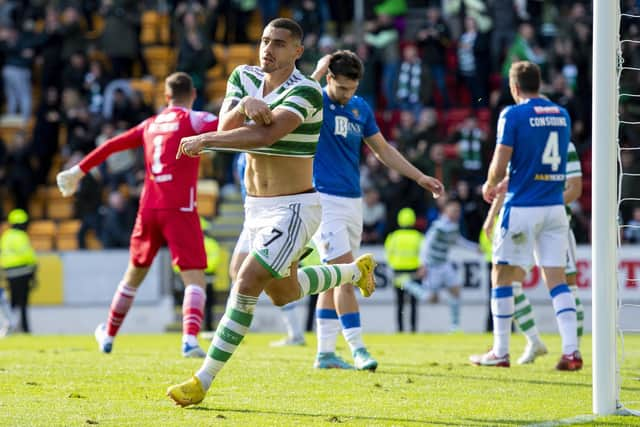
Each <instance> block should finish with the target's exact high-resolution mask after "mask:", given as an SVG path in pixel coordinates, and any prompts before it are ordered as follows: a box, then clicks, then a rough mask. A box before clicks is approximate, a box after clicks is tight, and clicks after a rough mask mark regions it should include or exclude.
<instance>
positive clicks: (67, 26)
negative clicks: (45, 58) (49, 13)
mask: <svg viewBox="0 0 640 427" xmlns="http://www.w3.org/2000/svg"><path fill="white" fill-rule="evenodd" d="M51 19H53V18H51ZM61 21H62V25H61V26H60V30H59V32H60V36H61V37H62V51H60V52H59V55H60V59H61V60H62V64H66V63H68V62H69V58H71V55H72V54H73V52H86V50H87V41H86V40H87V39H86V37H85V27H84V25H83V24H82V21H81V17H80V12H79V11H78V9H77V8H76V7H75V6H72V5H69V6H67V7H65V9H64V10H63V12H62V20H61Z"/></svg>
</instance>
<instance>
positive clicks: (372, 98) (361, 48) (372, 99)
mask: <svg viewBox="0 0 640 427" xmlns="http://www.w3.org/2000/svg"><path fill="white" fill-rule="evenodd" d="M355 50H356V54H357V55H358V56H359V57H360V59H361V60H362V62H363V63H364V64H366V63H367V62H368V61H369V60H371V59H372V58H371V53H370V52H371V49H370V48H369V46H367V44H366V43H361V44H359V45H358V46H356V47H355ZM377 93H378V89H377V81H376V71H375V67H364V70H363V73H362V77H361V78H360V84H359V85H358V89H357V90H356V95H358V96H359V97H361V98H362V99H364V100H365V101H367V104H369V107H371V110H372V111H376V108H377V104H378V103H377V99H376V98H377Z"/></svg>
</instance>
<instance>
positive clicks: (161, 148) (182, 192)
mask: <svg viewBox="0 0 640 427" xmlns="http://www.w3.org/2000/svg"><path fill="white" fill-rule="evenodd" d="M217 128H218V119H217V117H216V116H214V115H213V114H210V113H207V112H203V111H193V110H189V109H186V108H182V107H168V108H166V109H164V110H163V111H162V112H161V113H160V114H157V115H155V116H153V117H150V118H148V119H147V120H145V121H143V122H142V123H140V124H139V125H137V126H135V127H134V128H132V129H130V130H128V131H127V132H124V133H122V134H120V135H118V136H116V137H114V138H111V139H110V140H108V141H107V142H105V143H104V144H102V145H101V146H99V147H97V148H96V149H94V150H93V151H92V152H91V153H89V154H88V155H87V156H86V157H85V158H84V159H83V160H82V161H81V162H80V164H79V166H80V169H81V170H82V171H83V172H85V173H87V172H89V170H91V169H92V168H94V167H96V166H98V165H99V164H100V163H102V162H104V161H105V160H106V158H107V157H109V155H111V154H113V153H115V152H118V151H123V150H128V149H131V148H136V147H139V146H140V145H143V146H144V163H145V177H144V188H143V190H142V195H141V196H140V209H141V210H142V209H179V210H181V211H183V212H191V211H195V203H196V184H197V181H198V165H199V162H200V159H199V158H198V157H185V156H182V157H180V159H177V160H176V153H177V152H178V146H179V145H180V140H181V139H182V138H185V137H188V136H193V135H197V134H200V133H205V132H210V131H214V130H216V129H217Z"/></svg>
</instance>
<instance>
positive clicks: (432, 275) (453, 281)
mask: <svg viewBox="0 0 640 427" xmlns="http://www.w3.org/2000/svg"><path fill="white" fill-rule="evenodd" d="M422 284H423V286H424V287H426V288H427V289H429V290H432V291H437V290H438V289H442V288H453V287H457V286H460V283H459V281H458V275H457V274H456V271H455V270H454V269H453V265H452V264H451V263H450V262H446V263H444V264H440V265H436V266H428V267H427V276H426V277H425V278H424V279H423V282H422Z"/></svg>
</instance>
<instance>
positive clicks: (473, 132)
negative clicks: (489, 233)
mask: <svg viewBox="0 0 640 427" xmlns="http://www.w3.org/2000/svg"><path fill="white" fill-rule="evenodd" d="M449 142H450V143H453V144H455V146H456V151H457V154H458V157H459V158H460V159H461V160H462V170H461V172H462V174H461V175H460V178H462V179H466V180H467V181H469V183H470V184H471V185H473V186H474V187H475V186H477V185H482V182H483V176H484V174H483V172H484V169H485V165H484V159H483V157H484V151H485V146H486V143H487V136H486V135H485V133H484V131H483V130H482V129H480V127H479V126H478V119H477V118H476V117H475V116H473V115H471V116H469V117H467V118H466V119H464V121H462V122H461V123H460V125H459V126H458V128H457V129H456V131H455V132H454V133H453V134H452V135H451V137H450V138H449ZM479 232H480V231H479V230H478V233H479Z"/></svg>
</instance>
